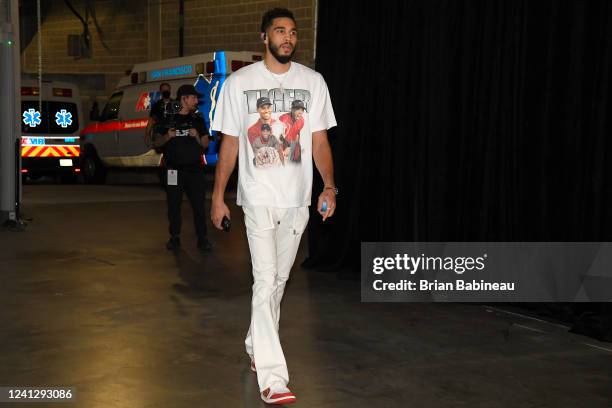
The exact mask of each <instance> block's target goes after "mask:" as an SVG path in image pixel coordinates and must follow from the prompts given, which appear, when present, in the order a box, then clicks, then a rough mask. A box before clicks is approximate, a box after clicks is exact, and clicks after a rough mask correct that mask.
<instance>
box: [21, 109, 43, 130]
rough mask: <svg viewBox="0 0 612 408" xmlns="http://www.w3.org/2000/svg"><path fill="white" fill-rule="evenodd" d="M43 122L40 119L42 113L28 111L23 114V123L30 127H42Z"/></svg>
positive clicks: (34, 110)
mask: <svg viewBox="0 0 612 408" xmlns="http://www.w3.org/2000/svg"><path fill="white" fill-rule="evenodd" d="M41 122H42V120H41V119H40V112H39V111H37V110H36V109H32V108H30V109H28V110H27V111H25V112H23V123H25V124H26V125H28V126H29V127H36V126H38V125H40V123H41Z"/></svg>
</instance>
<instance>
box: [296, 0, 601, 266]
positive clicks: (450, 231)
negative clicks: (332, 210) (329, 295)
mask: <svg viewBox="0 0 612 408" xmlns="http://www.w3.org/2000/svg"><path fill="white" fill-rule="evenodd" d="M318 27H319V28H318V34H317V35H318V37H317V55H316V68H317V70H318V71H319V72H321V73H322V74H323V76H324V77H325V79H326V81H327V84H328V86H329V89H330V93H331V96H332V102H333V105H334V109H335V112H336V116H337V119H338V123H339V126H338V127H337V128H336V129H334V130H332V131H331V132H330V138H331V142H332V149H333V153H334V160H335V169H336V181H337V184H338V186H339V188H340V190H341V195H340V196H339V197H338V212H337V215H336V216H335V217H334V218H333V219H331V220H329V221H326V222H325V223H324V224H323V223H321V222H320V217H318V216H315V215H314V214H313V216H312V221H311V224H310V227H309V248H310V249H309V251H310V255H309V258H308V259H307V260H306V262H305V266H309V267H314V268H320V269H329V270H336V271H337V270H345V271H350V273H353V274H354V275H355V276H358V275H359V260H360V257H359V254H360V242H362V241H611V240H612V214H611V211H610V205H612V196H611V195H612V194H611V191H612V189H611V187H612V186H611V185H610V182H611V176H612V160H611V155H610V147H611V142H610V141H609V140H608V138H609V137H610V136H611V134H610V130H611V129H610V119H609V117H610V113H611V112H610V93H611V83H610V80H611V78H610V76H611V75H610V72H611V69H612V67H611V61H610V59H611V57H612V3H611V2H609V1H533V0H512V1H492V0H478V1H476V0H472V1H457V0H437V1H433V0H419V1H382V2H375V3H370V4H369V5H368V6H367V7H359V6H355V5H349V4H348V3H346V2H336V1H320V3H319V20H318ZM320 189H321V184H320V179H319V180H316V182H315V186H314V194H313V200H314V199H316V197H317V195H318V194H319V192H320V191H321V190H320ZM313 203H314V201H313Z"/></svg>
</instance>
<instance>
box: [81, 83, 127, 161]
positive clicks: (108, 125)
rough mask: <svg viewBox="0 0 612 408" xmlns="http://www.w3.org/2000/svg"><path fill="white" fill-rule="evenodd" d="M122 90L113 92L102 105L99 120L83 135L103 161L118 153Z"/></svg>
mask: <svg viewBox="0 0 612 408" xmlns="http://www.w3.org/2000/svg"><path fill="white" fill-rule="evenodd" d="M122 99H123V91H119V92H115V93H114V94H113V95H112V96H111V97H110V99H109V100H108V102H107V103H106V106H105V107H104V110H103V111H102V114H101V116H100V122H99V123H98V124H96V126H95V127H94V128H93V129H92V130H91V131H90V132H89V133H88V134H86V135H85V142H86V143H91V144H92V145H93V146H94V147H95V148H96V151H97V153H98V157H100V158H101V159H102V160H103V161H104V159H106V158H115V157H117V156H118V155H119V146H118V145H119V143H118V130H119V129H120V128H121V126H122V124H121V120H120V119H119V108H120V106H121V100H122Z"/></svg>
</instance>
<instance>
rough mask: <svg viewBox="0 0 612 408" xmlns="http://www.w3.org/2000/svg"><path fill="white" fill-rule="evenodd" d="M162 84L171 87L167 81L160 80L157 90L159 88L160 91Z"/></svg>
mask: <svg viewBox="0 0 612 408" xmlns="http://www.w3.org/2000/svg"><path fill="white" fill-rule="evenodd" d="M164 85H166V86H167V87H168V88H170V89H172V87H171V86H170V84H169V83H167V82H162V83H161V84H159V90H160V91H161V89H162V87H163V86H164Z"/></svg>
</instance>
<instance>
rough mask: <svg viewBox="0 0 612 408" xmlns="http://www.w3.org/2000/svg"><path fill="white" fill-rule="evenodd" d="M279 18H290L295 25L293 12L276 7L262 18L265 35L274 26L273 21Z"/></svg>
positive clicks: (262, 30) (262, 29)
mask: <svg viewBox="0 0 612 408" xmlns="http://www.w3.org/2000/svg"><path fill="white" fill-rule="evenodd" d="M279 17H286V18H290V19H292V20H293V22H294V23H295V17H294V16H293V13H292V12H291V11H289V10H287V9H286V8H280V7H276V8H273V9H272V10H268V11H266V12H265V13H264V15H263V17H262V18H261V32H262V33H265V32H266V31H267V30H268V28H270V26H271V25H272V21H274V19H275V18H279Z"/></svg>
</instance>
